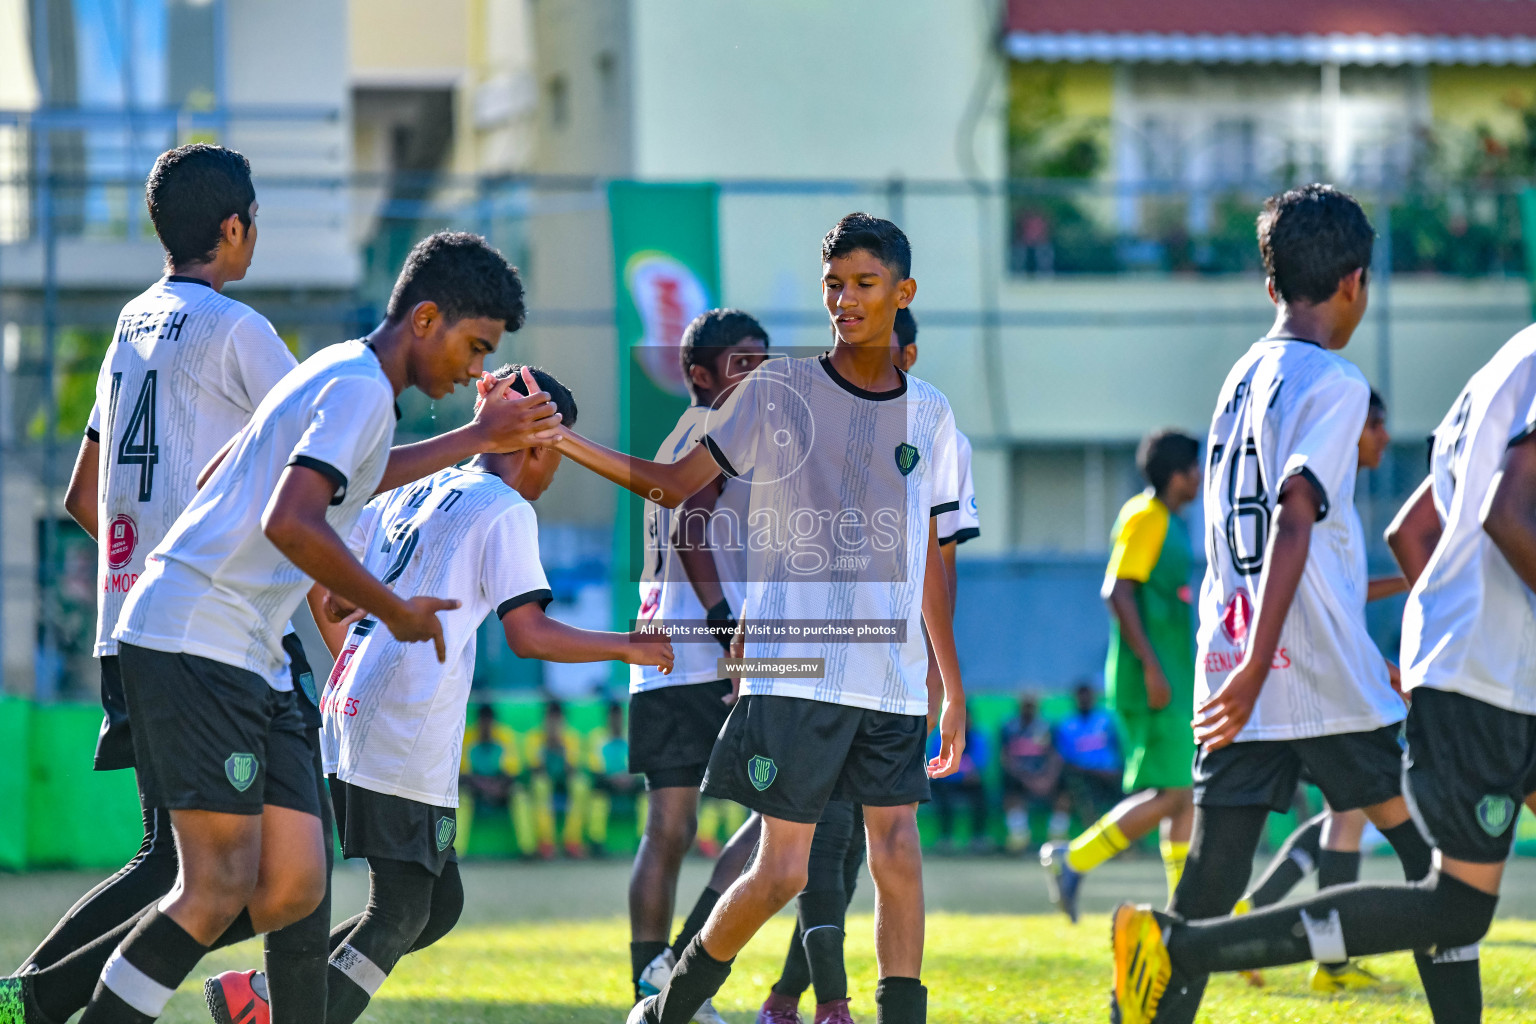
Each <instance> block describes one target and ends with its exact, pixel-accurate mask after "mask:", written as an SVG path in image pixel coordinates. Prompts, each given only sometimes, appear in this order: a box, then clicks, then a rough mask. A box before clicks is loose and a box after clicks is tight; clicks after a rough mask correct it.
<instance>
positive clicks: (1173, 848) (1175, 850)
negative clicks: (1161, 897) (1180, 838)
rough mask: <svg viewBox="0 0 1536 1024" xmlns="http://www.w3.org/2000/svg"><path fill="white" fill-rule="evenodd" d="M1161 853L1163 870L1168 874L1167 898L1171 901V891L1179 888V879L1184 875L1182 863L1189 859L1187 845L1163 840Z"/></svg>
mask: <svg viewBox="0 0 1536 1024" xmlns="http://www.w3.org/2000/svg"><path fill="white" fill-rule="evenodd" d="M1162 851H1163V870H1164V871H1166V872H1167V873H1168V898H1169V899H1170V900H1172V899H1173V890H1175V889H1177V888H1178V887H1179V878H1180V877H1181V876H1183V874H1184V861H1185V860H1186V859H1188V857H1189V844H1188V843H1175V842H1172V841H1170V840H1167V839H1164V840H1163V842H1162Z"/></svg>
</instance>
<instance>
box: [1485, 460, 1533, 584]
mask: <svg viewBox="0 0 1536 1024" xmlns="http://www.w3.org/2000/svg"><path fill="white" fill-rule="evenodd" d="M1483 530H1484V531H1486V532H1487V534H1488V536H1489V537H1490V538H1492V540H1493V543H1494V545H1495V546H1496V547H1498V549H1499V551H1500V553H1501V554H1503V555H1504V557H1505V558H1506V559H1507V560H1508V561H1509V567H1510V568H1511V569H1513V570H1515V575H1516V576H1519V577H1520V581H1521V582H1522V583H1524V584H1525V585H1526V587H1528V588H1529V589H1531V590H1536V436H1532V437H1528V438H1526V439H1525V440H1523V441H1521V442H1520V443H1519V444H1513V445H1510V447H1509V450H1508V451H1507V452H1505V453H1504V468H1503V471H1502V472H1500V473H1499V475H1498V476H1497V477H1495V478H1494V485H1493V494H1492V495H1491V496H1490V497H1489V499H1488V502H1487V504H1486V505H1485V506H1484V508H1483Z"/></svg>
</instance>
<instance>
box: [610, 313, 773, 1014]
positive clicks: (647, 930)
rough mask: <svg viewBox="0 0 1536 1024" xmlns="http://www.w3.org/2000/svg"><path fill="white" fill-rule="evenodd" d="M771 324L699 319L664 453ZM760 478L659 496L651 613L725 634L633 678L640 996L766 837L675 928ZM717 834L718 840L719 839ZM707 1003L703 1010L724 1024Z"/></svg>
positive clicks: (724, 390)
mask: <svg viewBox="0 0 1536 1024" xmlns="http://www.w3.org/2000/svg"><path fill="white" fill-rule="evenodd" d="M767 353H768V332H767V331H766V330H764V329H763V325H762V324H760V323H758V322H757V320H756V319H755V318H753V317H752V316H751V315H750V314H748V313H744V312H742V311H741V310H738V309H712V310H709V311H708V312H705V313H702V314H700V315H699V316H697V317H695V318H694V319H693V321H692V322H691V323H689V324H688V327H687V328H686V329H685V330H684V331H683V337H682V340H681V341H680V342H679V345H678V356H679V359H680V360H681V362H682V368H683V377H684V379H685V380H686V382H687V385H688V391H689V394H690V395H691V396H692V399H693V401H692V404H691V405H690V406H689V407H688V408H687V410H685V411H684V412H683V415H682V416H681V418H679V420H678V422H677V426H675V427H674V428H673V429H672V432H671V433H670V434H669V435H667V438H666V440H664V441H663V442H662V444H661V447H660V448H659V449H658V450H657V452H656V459H657V461H659V462H673V461H676V460H678V459H680V458H683V457H685V456H686V455H687V454H688V453H689V452H691V451H692V450H693V449H694V448H695V447H697V446H698V444H699V442H700V440H702V439H703V436H704V431H705V425H706V421H707V419H708V417H709V416H710V415H711V413H712V412H714V411H715V410H716V409H718V408H719V407H720V405H721V404H722V403H723V402H724V401H725V400H726V399H727V398H728V397H729V396H730V395H731V393H732V392H733V391H734V390H735V389H736V387H737V385H738V384H740V383H741V381H742V380H743V379H744V378H745V377H746V376H747V375H748V374H749V373H751V372H752V371H753V370H755V369H756V368H757V367H758V365H759V364H761V363H762V361H763V360H764V359H765V358H766V357H767ZM749 486H750V485H749V484H748V483H747V482H746V481H744V480H737V479H731V478H728V477H726V475H725V474H723V473H720V472H719V471H718V470H716V472H715V474H714V475H713V479H711V480H710V481H709V482H708V483H707V484H705V485H704V486H703V487H702V488H701V489H700V490H699V491H698V492H697V493H695V494H693V495H691V496H689V498H688V499H687V500H686V501H684V502H683V504H682V505H681V506H680V507H679V508H676V509H670V508H665V507H663V506H661V505H659V504H657V503H655V502H648V503H647V505H646V513H645V545H646V550H645V568H644V576H643V578H642V579H641V581H640V595H639V596H640V610H639V613H638V615H637V616H636V618H637V619H638V620H640V621H641V622H646V621H651V622H657V623H666V622H668V621H675V622H681V623H685V624H688V625H692V626H695V627H697V626H700V625H708V626H709V627H710V629H711V632H712V635H713V641H712V642H711V641H705V642H703V643H700V642H697V638H695V640H694V641H693V642H687V641H686V640H684V639H679V642H678V645H677V661H676V664H675V666H674V670H673V672H672V674H671V675H668V676H663V675H661V674H660V673H657V672H651V671H647V670H646V669H644V668H636V669H634V670H631V672H630V677H629V692H630V697H629V751H630V753H629V768H630V771H632V772H635V773H636V774H640V775H644V776H645V788H646V794H647V798H648V799H647V807H646V818H645V829H644V832H643V833H642V834H641V837H640V848H639V850H638V851H636V853H635V863H634V869H633V871H632V872H631V874H630V879H629V927H630V945H629V953H630V978H631V980H632V982H633V983H634V991H635V999H636V1001H638V1000H639V999H640V998H641V997H643V996H647V995H654V994H655V993H656V992H659V991H660V990H661V988H662V986H663V985H665V984H666V981H667V978H668V977H670V976H671V973H672V968H673V965H674V964H675V963H676V962H677V956H678V955H679V954H680V953H681V952H682V951H683V949H684V948H686V946H687V945H688V942H689V941H690V940H692V938H693V936H694V935H696V934H697V933H698V930H699V928H701V927H703V924H704V922H705V921H706V920H707V919H708V918H709V914H710V911H711V910H713V909H714V907H715V903H716V902H717V901H718V900H719V899H720V894H721V893H723V892H724V891H725V890H726V888H727V887H729V886H730V884H731V883H732V882H734V881H735V880H736V878H737V877H738V876H740V874H741V871H742V868H743V867H744V866H745V865H746V861H747V858H748V857H749V856H750V855H751V852H752V848H753V846H754V845H755V844H756V842H757V831H756V830H757V821H756V819H755V818H754V819H752V820H750V822H749V823H748V824H746V825H744V826H743V828H744V829H747V831H745V832H742V831H741V830H738V835H739V841H738V839H733V840H732V841H731V842H729V843H727V844H726V848H725V851H724V854H723V856H722V857H721V860H720V862H719V863H718V864H717V865H716V867H715V872H714V874H713V875H712V877H711V878H710V883H709V884H708V885H707V886H706V887H705V888H704V891H703V892H702V893H700V894H699V898H698V901H697V902H696V903H695V904H694V906H693V908H692V909H691V910H690V911H689V913H688V916H687V918H686V919H685V920H684V923H683V927H682V929H681V931H680V932H679V934H678V935H677V937H676V939H675V940H674V941H673V942H671V943H670V944H669V943H668V941H667V936H668V934H669V933H670V931H671V927H672V914H673V910H674V907H675V905H676V902H677V876H678V872H679V871H680V870H681V869H682V863H683V857H684V856H685V855H686V854H687V852H688V848H689V846H690V845H692V843H693V841H694V836H695V834H696V832H697V831H698V822H699V785H700V783H702V782H703V780H704V769H705V767H706V766H707V765H708V763H709V755H710V752H711V751H712V750H713V749H714V745H715V738H716V737H717V736H719V735H720V729H721V728H722V727H723V726H724V725H725V720H726V718H727V716H728V715H729V714H730V712H731V703H730V702H731V699H732V698H731V693H732V684H731V681H730V680H729V679H722V678H721V677H720V672H719V670H718V663H719V658H720V655H721V654H722V653H728V652H729V650H730V642H731V636H732V635H733V634H734V632H735V629H736V616H737V614H738V613H739V612H740V610H741V604H742V591H743V587H744V586H745V585H746V581H747V560H746V550H745V544H744V542H743V540H742V538H744V536H745V529H746V517H747V508H748V501H749ZM711 838H713V837H711ZM713 1014H714V1010H713V1007H712V1006H710V1005H709V1003H708V1002H707V1001H706V1003H705V1005H704V1006H703V1007H702V1008H701V1010H700V1015H699V1016H698V1017H696V1019H698V1020H700V1021H701V1022H703V1024H714V1022H715V1021H716V1020H718V1018H717V1017H715V1016H713Z"/></svg>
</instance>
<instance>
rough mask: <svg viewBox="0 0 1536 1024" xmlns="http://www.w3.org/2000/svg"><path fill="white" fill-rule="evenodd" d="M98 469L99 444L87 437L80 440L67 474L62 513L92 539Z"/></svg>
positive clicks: (99, 463)
mask: <svg viewBox="0 0 1536 1024" xmlns="http://www.w3.org/2000/svg"><path fill="white" fill-rule="evenodd" d="M100 468H101V444H100V442H97V441H92V440H91V439H90V438H89V437H86V438H82V439H81V441H80V454H78V455H76V456H75V468H74V471H73V472H71V473H70V474H69V489H68V490H66V491H65V492H64V511H66V512H68V513H69V514H70V516H71V517H72V518H73V519H74V520H75V522H77V523H79V524H80V529H82V530H84V531H85V532H86V533H88V534H90V535H91V537H92V538H93V539H94V538H95V537H96V519H97V507H96V504H97V500H98V494H97V490H96V482H97V481H98V480H99V479H100V476H99V473H100Z"/></svg>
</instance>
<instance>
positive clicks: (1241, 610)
mask: <svg viewBox="0 0 1536 1024" xmlns="http://www.w3.org/2000/svg"><path fill="white" fill-rule="evenodd" d="M1251 622H1253V602H1252V601H1250V600H1249V599H1248V592H1247V591H1246V590H1239V591H1237V592H1236V593H1234V594H1233V595H1232V596H1231V597H1230V598H1229V599H1228V600H1227V606H1226V608H1224V609H1222V612H1221V631H1222V632H1223V633H1225V634H1226V635H1227V642H1228V643H1232V644H1235V645H1237V646H1238V647H1241V646H1242V645H1243V644H1244V643H1245V642H1247V640H1248V625H1249V623H1251Z"/></svg>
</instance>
